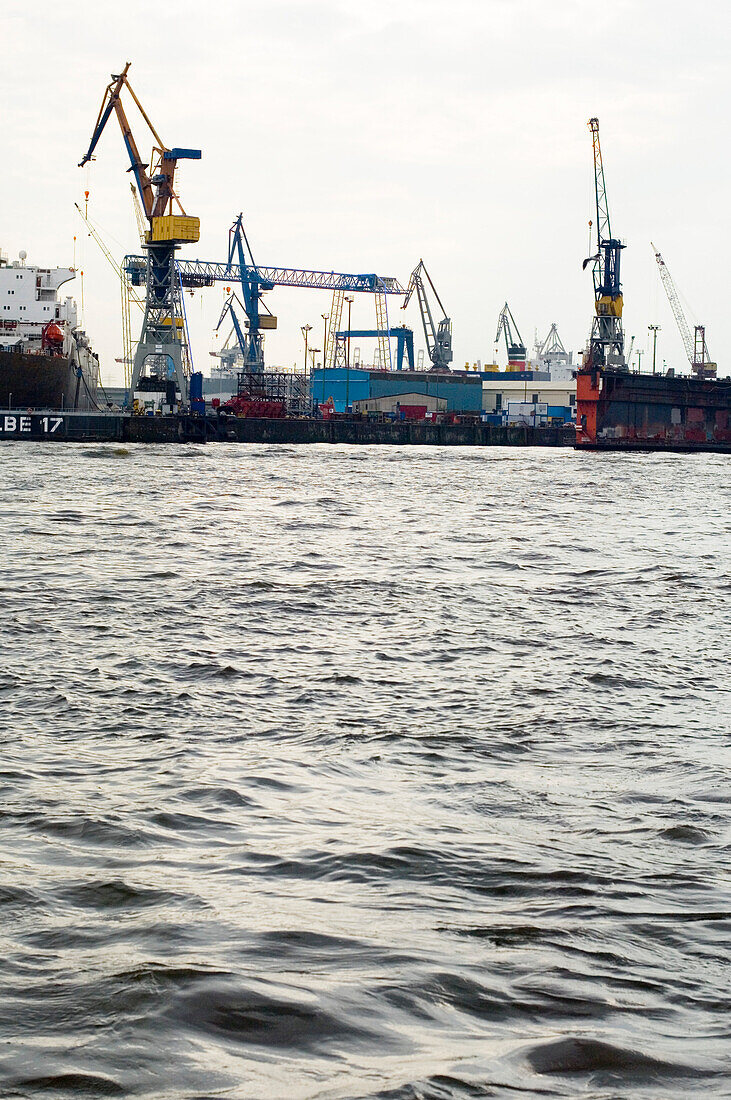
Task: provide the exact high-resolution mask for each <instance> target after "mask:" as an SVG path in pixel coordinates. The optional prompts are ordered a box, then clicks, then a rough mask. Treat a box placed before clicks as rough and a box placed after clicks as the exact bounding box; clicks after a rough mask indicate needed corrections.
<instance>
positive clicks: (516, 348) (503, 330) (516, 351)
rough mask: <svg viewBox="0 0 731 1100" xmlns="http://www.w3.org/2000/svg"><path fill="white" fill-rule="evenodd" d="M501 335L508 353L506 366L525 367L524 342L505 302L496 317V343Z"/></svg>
mask: <svg viewBox="0 0 731 1100" xmlns="http://www.w3.org/2000/svg"><path fill="white" fill-rule="evenodd" d="M501 336H504V337H505V347H506V349H507V353H508V366H510V367H516V366H522V367H523V368H525V360H526V349H525V344H524V342H523V337H522V336H521V335H520V331H519V329H518V326H517V324H516V321H515V318H514V317H513V314H512V313H511V310H510V306H509V305H508V303H507V302H506V303H505V305H504V306H503V308H502V309H501V310H500V315H499V317H498V319H497V332H496V333H495V343H496V344H498V343H499V342H500V337H501Z"/></svg>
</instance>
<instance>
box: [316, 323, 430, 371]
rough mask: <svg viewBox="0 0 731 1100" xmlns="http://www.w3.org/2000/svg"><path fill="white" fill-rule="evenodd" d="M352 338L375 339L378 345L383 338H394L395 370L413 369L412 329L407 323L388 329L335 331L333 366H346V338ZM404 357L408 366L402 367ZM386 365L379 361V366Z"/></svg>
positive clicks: (384, 366)
mask: <svg viewBox="0 0 731 1100" xmlns="http://www.w3.org/2000/svg"><path fill="white" fill-rule="evenodd" d="M349 338H350V339H353V340H377V341H378V343H379V345H380V344H382V342H383V341H384V340H392V339H395V340H396V370H404V369H406V370H414V369H415V367H414V330H413V329H410V328H408V326H407V325H395V326H394V327H393V328H389V329H377V328H351V329H343V330H342V331H340V332H336V334H335V341H336V350H335V366H336V367H344V366H346V365H347V364H346V354H345V348H346V345H347V341H348V339H349ZM404 359H406V361H407V363H408V366H407V367H406V368H404ZM387 366H388V364H387V363H381V368H382V369H385V368H386V367H387Z"/></svg>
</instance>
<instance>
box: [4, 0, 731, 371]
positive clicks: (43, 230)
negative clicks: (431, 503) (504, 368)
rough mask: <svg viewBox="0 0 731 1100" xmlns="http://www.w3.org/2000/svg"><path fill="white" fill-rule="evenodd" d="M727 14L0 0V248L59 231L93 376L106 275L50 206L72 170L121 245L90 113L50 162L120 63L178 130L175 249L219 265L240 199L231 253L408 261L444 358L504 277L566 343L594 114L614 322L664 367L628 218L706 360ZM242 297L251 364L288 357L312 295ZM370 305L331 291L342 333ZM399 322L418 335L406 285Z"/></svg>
mask: <svg viewBox="0 0 731 1100" xmlns="http://www.w3.org/2000/svg"><path fill="white" fill-rule="evenodd" d="M730 26H731V6H730V5H729V4H728V2H727V0H697V2H696V3H695V4H693V5H688V4H687V3H685V2H680V0H613V2H612V3H611V4H594V5H592V4H589V3H586V2H585V0H553V2H552V3H546V2H545V0H451V2H450V3H445V2H438V0H391V2H387V0H369V2H367V3H362V4H358V3H355V2H353V0H347V2H346V0H266V2H264V0H258V2H256V3H254V2H251V0H238V2H235V3H234V2H230V0H213V2H210V3H207V4H204V3H198V2H195V3H194V2H191V0H179V2H178V3H176V4H174V5H173V4H170V5H166V6H160V5H154V4H151V3H149V2H142V0H127V2H126V3H124V4H118V3H115V4H111V3H108V2H106V0H102V2H101V3H98V4H96V5H95V4H92V3H89V0H83V2H81V0H64V2H58V0H54V2H53V3H49V2H47V0H37V2H36V3H34V4H32V5H31V4H28V2H27V0H3V4H2V8H1V9H0V42H1V43H2V64H0V103H1V104H2V123H3V141H2V148H3V154H4V155H3V166H2V171H1V172H0V210H1V211H2V216H1V217H0V247H2V249H3V250H4V251H6V252H8V253H9V254H10V256H11V258H13V257H16V256H17V254H18V252H19V250H20V249H21V248H24V249H26V250H27V252H28V258H29V262H38V263H41V264H44V265H50V266H56V265H61V266H63V265H67V264H72V263H73V261H74V243H73V237H74V235H76V236H77V237H78V241H77V243H76V266H77V267H79V268H82V267H83V270H84V272H85V277H84V315H85V322H86V327H87V330H88V331H89V334H90V336H91V338H92V341H93V343H94V345H95V347H96V348H97V350H98V351H99V353H100V355H101V358H102V373H103V378H104V379H105V381H107V382H109V383H113V382H119V381H121V367H120V366H119V365H118V364H116V363H115V362H114V357H115V356H119V355H120V354H121V336H120V318H119V286H118V282H117V280H116V277H115V276H114V274H113V272H112V271H111V269H110V268H109V267H108V266H107V262H106V260H105V259H104V258H103V257H102V256H101V254H100V253H99V251H98V249H97V246H96V245H95V244H94V242H93V241H92V240H90V239H89V238H87V237H86V235H85V229H84V226H83V224H82V223H81V221H80V219H79V217H78V215H77V213H76V211H75V210H74V206H73V204H74V201H78V202H83V192H84V189H85V188H87V187H88V188H89V190H90V193H91V194H90V201H89V213H90V216H92V217H93V219H94V221H95V222H96V223H97V224H98V226H100V227H101V229H102V231H103V235H104V236H105V239H106V241H107V244H108V246H109V247H110V249H111V250H112V252H114V253H115V255H116V256H117V257H118V258H121V256H122V255H123V254H124V253H125V252H138V251H139V239H138V237H137V234H136V226H135V222H134V218H133V213H132V205H131V199H130V194H129V180H130V178H131V177H130V176H128V175H126V174H125V172H126V169H127V167H128V162H127V160H126V154H125V152H124V148H123V145H122V139H121V135H120V133H119V129H118V126H117V124H116V121H115V120H113V119H112V120H110V122H109V123H108V126H107V130H106V131H105V133H104V136H103V137H102V140H101V141H100V143H99V146H98V148H97V160H96V162H95V163H93V164H92V165H91V166H88V167H87V168H85V169H83V170H82V169H79V168H77V167H76V165H77V163H78V161H79V160H80V159H81V156H82V155H83V153H85V151H86V149H87V146H88V143H89V139H90V136H91V132H92V127H93V123H94V120H95V118H96V114H97V111H98V109H99V104H100V102H101V97H102V93H103V90H104V87H105V85H106V84H107V83H108V81H109V74H110V73H111V72H119V70H120V68H121V67H122V65H123V63H124V62H125V61H127V60H129V61H131V62H132V68H131V70H130V79H131V83H132V86H133V87H134V89H135V91H136V92H137V94H138V96H139V97H140V100H141V102H142V103H143V105H144V106H145V108H146V109H147V111H148V113H149V115H150V117H151V118H152V121H153V122H154V123H155V125H156V127H157V129H158V131H159V132H160V134H161V136H162V138H163V140H164V141H165V142H167V143H168V144H169V145H170V146H172V145H182V146H193V147H199V148H201V149H202V150H203V159H202V161H200V162H197V163H196V162H190V163H184V164H183V166H182V170H181V172H180V176H179V190H180V194H181V198H182V201H183V204H184V206H185V207H186V210H187V212H188V213H190V214H196V215H198V216H199V217H200V219H201V223H202V224H201V241H200V243H199V244H198V245H193V246H190V247H189V248H187V249H185V250H184V252H183V254H184V255H186V256H189V257H190V258H194V257H196V256H197V257H200V258H205V259H210V260H222V259H224V258H225V251H226V244H227V233H228V228H229V225H230V224H231V222H232V221H233V218H234V216H235V215H236V214H237V213H238V211H239V210H243V212H244V217H245V224H246V226H247V232H248V235H249V240H250V242H251V245H252V248H253V249H254V256H255V258H256V260H257V262H258V263H262V264H275V265H278V266H287V267H311V268H319V269H325V270H332V269H334V270H336V271H337V270H340V271H351V272H363V271H374V270H375V271H378V272H379V273H380V274H382V275H396V276H397V277H399V278H400V279H401V281H402V282H403V283H404V284H405V283H406V280H407V278H408V275H409V272H410V271H411V269H412V267H413V266H414V265H415V263H416V262H417V260H418V259H419V258H420V257H421V256H423V257H424V260H425V262H426V264H427V267H428V269H429V271H430V274H431V275H432V278H433V279H434V282H435V285H436V286H437V289H438V290H439V293H440V296H441V298H442V300H443V302H444V304H445V307H446V309H447V312H448V313H449V314H450V316H451V317H452V321H453V331H454V350H455V357H454V365H455V366H462V365H463V364H464V363H465V361H467V360H469V361H470V362H473V361H475V360H477V359H478V358H479V359H481V360H482V361H483V362H489V361H491V360H492V358H493V349H494V336H495V327H496V321H497V315H498V313H499V310H500V308H501V306H502V304H503V302H504V301H505V299H506V298H507V300H508V301H509V303H510V306H511V308H512V311H513V313H514V315H515V317H516V320H517V322H518V324H519V326H520V328H521V331H522V335H523V338H524V340H525V342H526V344H527V345H528V347H529V350H530V349H531V348H532V344H533V338H534V332H535V330H536V329H537V330H538V332H539V334H540V336H541V337H543V336H544V335H545V334H546V332H547V331H548V328H549V326H550V324H551V322H552V321H556V322H557V324H558V326H559V332H560V333H561V335H562V337H563V340H564V343H565V344H566V346H567V348H570V349H573V350H576V349H578V348H580V347H582V346H583V344H584V341H585V339H586V335H587V332H588V329H589V325H590V322H591V311H592V302H593V298H592V289H591V277H590V273H589V270H588V269H587V271H586V273H582V270H581V261H582V259H583V258H584V257H585V256H587V255H588V254H589V252H588V250H587V249H588V241H587V222H588V219H589V218H590V217H593V206H592V203H593V183H592V180H593V177H592V156H591V139H590V134H589V131H588V129H587V125H586V122H587V119H588V118H589V117H590V116H591V115H598V117H599V119H600V124H601V137H602V150H603V154H604V162H605V169H606V175H607V186H608V194H609V203H610V212H611V217H612V228H613V231H614V233H615V234H617V235H619V236H620V237H622V238H623V239H624V240H626V242H627V245H628V247H627V250H626V252H624V253H623V262H624V268H623V284H624V295H625V327H626V331H627V333H628V335H632V334H635V335H636V336H637V346H640V347H646V346H647V343H648V341H647V325H648V324H649V323H655V322H656V323H659V324H660V325H661V326H662V332H661V333H660V336H659V340H658V356H659V359H660V360H662V359H666V360H667V365H668V366H671V365H673V366H676V367H679V368H682V367H683V365H684V364H685V359H684V355H683V349H682V344H681V341H680V337H679V335H678V333H677V330H676V328H675V324H674V321H673V318H672V314H671V312H670V309H669V306H668V304H667V301H666V299H665V295H664V292H663V291H662V288H661V286H660V283H659V279H658V276H657V272H656V267H655V261H654V258H653V256H652V253H651V250H650V245H649V241H650V239H652V240H654V241H655V243H656V245H657V246H658V247H659V248H660V249H661V251H662V252H663V254H664V256H665V259H666V261H667V263H668V267H669V269H670V271H671V273H672V274H673V277H674V278H675V281H676V284H677V285H678V288H679V290H680V292H681V294H682V295H683V297H684V300H685V303H686V305H687V306H688V307H689V308H688V319H689V321H690V323H691V324H693V323H694V322H696V321H701V322H704V323H705V324H706V326H707V333H708V342H709V346H710V350H711V353H712V354H713V355H714V357H715V358H717V359H718V360H719V367H720V373H721V374H726V373H729V369H728V364H727V362H726V349H725V346H724V345H723V344H722V342H721V337H722V332H723V328H722V324H723V322H724V321H725V319H726V314H727V308H728V307H727V298H728V266H727V259H726V256H725V253H724V252H723V248H724V247H725V246H726V242H727V239H728V231H729V224H728V213H727V209H728V207H727V190H728V180H729V168H730V167H731V165H730V157H729V152H728V145H729V143H728V116H729V106H730V104H729V81H728V75H727V72H728V70H727V63H728V53H729V37H730V36H729V28H730ZM129 114H130V119H131V121H132V125H133V129H134V131H135V134H136V136H137V138H138V141H139V143H140V146H141V149H142V150H143V151H144V152H145V154H147V152H148V151H149V147H150V144H151V142H150V141H148V138H147V135H146V133H145V130H144V126H143V123H142V121H141V119H139V116H138V115H137V113H136V110H135V109H134V108H133V107H130V108H129ZM138 119H139V121H138ZM70 285H72V286H73V287H74V290H73V293H74V294H75V296H76V297H77V299H80V297H81V291H80V286H79V280H78V279H77V280H76V283H75V284H70ZM222 300H223V290H222V288H221V287H220V286H217V287H215V288H213V289H211V290H206V291H202V292H197V293H196V295H195V297H194V298H192V299H191V298H189V297H186V304H187V307H188V312H189V320H190V324H191V329H192V339H193V350H194V353H195V358H196V366H197V367H198V368H199V369H201V368H202V369H203V370H204V371H205V372H206V373H207V372H208V369H209V366H210V364H211V363H212V362H213V360H212V359H211V358H210V357H209V351H210V350H211V348H212V347H213V346H214V339H213V335H212V332H213V327H214V325H215V323H216V321H217V319H218V314H219V311H220V307H221V303H222ZM396 301H398V300H396ZM267 302H268V305H269V307H270V309H271V310H272V312H274V313H276V314H277V315H278V316H279V318H280V322H279V323H280V328H279V331H278V332H276V333H273V334H270V335H269V336H268V337H267V347H266V356H267V362H268V364H270V365H275V364H278V363H282V364H287V365H289V364H292V363H294V362H295V361H297V362H298V363H301V360H302V340H301V335H300V326H301V325H303V324H305V323H306V322H309V323H310V324H312V325H313V326H315V332H316V333H321V326H322V321H321V319H320V314H321V313H323V312H326V311H327V310H328V309H329V297H328V295H327V294H326V293H325V292H310V291H295V290H288V291H287V290H279V289H277V290H275V291H274V292H272V293H271V294H270V295H268V298H267ZM393 303H394V300H393V299H391V300H390V304H392V305H393ZM372 305H373V303H372V300H371V298H370V297H369V296H361V297H359V298H358V299H357V300H356V305H355V306H354V307H353V327H375V318H374V316H373V314H372ZM394 313H395V314H396V316H397V319H398V320H399V321H400V320H401V318H403V316H404V315H403V314H401V313H400V312H399V311H396V310H395V311H394ZM406 316H407V319H408V323H410V324H412V326H413V327H414V330H415V334H416V342H417V347H419V346H423V344H424V340H423V334H422V332H421V329H420V325H419V320H418V311H417V309H416V303H415V302H414V303H412V305H411V306H410V307H409V310H408V313H407V315H406ZM133 324H135V325H136V320H135V319H134V317H133ZM321 344H322V341H321V337H320V338H319V339H318V346H321ZM364 350H365V348H364ZM368 358H370V356H369V357H368ZM500 361H501V362H504V361H505V349H504V347H502V348H501V350H500ZM645 362H647V359H646V360H645Z"/></svg>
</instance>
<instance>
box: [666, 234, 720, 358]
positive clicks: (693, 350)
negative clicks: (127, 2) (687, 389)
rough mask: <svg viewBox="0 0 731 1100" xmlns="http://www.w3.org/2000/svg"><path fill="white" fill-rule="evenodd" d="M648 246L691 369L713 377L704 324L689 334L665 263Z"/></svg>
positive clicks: (688, 328)
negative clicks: (652, 254)
mask: <svg viewBox="0 0 731 1100" xmlns="http://www.w3.org/2000/svg"><path fill="white" fill-rule="evenodd" d="M650 246H651V248H652V251H653V253H654V254H655V260H656V262H657V266H658V270H659V272H660V281H661V283H662V285H663V287H664V288H665V293H666V295H667V299H668V302H669V303H670V308H671V309H672V311H673V316H674V318H675V323H676V324H677V326H678V330H679V332H680V336H681V339H682V341H683V347H684V348H685V354H686V355H687V356H688V362H689V363H690V366H691V370H692V371H693V373H694V374H696V375H697V376H698V377H699V378H714V377H715V375H716V364H715V363H712V362H711V359H710V355H709V352H708V346H707V344H706V330H705V326H704V325H696V326H695V334H694V335H691V331H690V326H689V324H688V322H687V320H686V317H685V312H684V310H683V307H682V305H681V303H680V296H679V294H678V292H677V290H676V288H675V283H674V282H673V279H672V276H671V274H670V272H669V271H668V267H667V264H666V263H665V260H664V259H663V258H662V255H661V254H660V252H659V251H658V249H657V248H655V245H654V244H653V243H652V241H650Z"/></svg>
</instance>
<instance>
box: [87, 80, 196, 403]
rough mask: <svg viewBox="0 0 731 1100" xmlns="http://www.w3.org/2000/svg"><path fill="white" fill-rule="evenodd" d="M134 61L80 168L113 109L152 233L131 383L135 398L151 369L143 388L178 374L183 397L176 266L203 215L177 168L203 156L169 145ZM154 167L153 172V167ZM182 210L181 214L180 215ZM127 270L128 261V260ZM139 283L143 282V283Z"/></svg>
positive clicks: (186, 369)
mask: <svg viewBox="0 0 731 1100" xmlns="http://www.w3.org/2000/svg"><path fill="white" fill-rule="evenodd" d="M129 68H130V62H129V61H128V62H127V63H126V65H125V66H124V69H123V70H122V72H121V73H118V74H112V79H111V82H110V83H109V84H108V85H107V87H106V90H105V92H104V96H103V98H102V104H101V107H100V108H99V114H98V115H97V119H96V123H95V125H94V130H93V133H92V136H91V141H90V143H89V148H88V149H87V151H86V153H85V154H84V156H83V157H82V159H81V161H80V162H79V167H83V165H85V164H87V163H88V162H89V161H90V160H93V159H94V151H95V149H96V147H97V144H98V142H99V139H100V138H101V135H102V133H103V131H104V127H105V126H106V124H107V122H108V121H109V119H110V117H111V115H112V113H114V114H115V115H116V117H117V121H118V122H119V127H120V130H121V131H122V138H123V140H124V144H125V147H126V149H127V155H128V157H129V160H130V168H129V171H130V172H132V174H133V176H134V179H135V184H136V186H137V191H138V193H139V197H140V201H141V203H142V210H143V212H144V217H145V218H146V220H147V222H148V224H149V231H144V226H142V229H143V231H144V241H143V247H144V248H146V250H147V257H146V260H145V261H143V263H144V271H145V316H144V320H143V323H142V332H141V334H140V339H139V341H138V344H137V350H136V352H135V359H134V365H133V369H132V377H131V383H130V395H129V396H130V399H131V398H132V397H133V396H134V393H135V391H136V389H137V388H138V385H139V384H140V380H141V379H142V378H143V376H144V375H145V372H148V375H147V376H148V378H149V379H150V381H149V383H147V384H144V383H143V385H142V388H148V389H152V390H155V389H156V388H157V389H159V388H161V384H162V383H165V384H166V383H167V380H168V377H169V375H170V374H172V375H173V376H174V378H175V381H176V383H177V388H178V390H179V391H180V400H181V401H182V402H183V403H185V402H186V401H187V397H188V376H189V374H190V370H191V364H190V358H189V352H188V345H187V341H186V336H185V331H186V325H185V309H184V304H183V301H182V288H181V279H180V275H179V272H178V270H177V268H176V263H175V254H176V252H177V250H178V248H179V246H180V245H181V244H183V243H186V242H188V243H191V242H195V241H197V240H198V239H199V237H200V222H199V219H198V218H193V217H188V215H187V214H186V212H185V210H184V208H183V206H182V203H181V201H180V198H179V196H178V194H177V193H176V191H175V172H176V169H177V166H178V161H180V160H200V157H201V151H200V149H184V148H169V147H168V146H166V145H165V144H164V143H163V141H162V139H161V138H160V135H159V134H158V132H157V130H156V129H155V127H154V126H153V124H152V122H151V121H150V118H149V116H148V115H147V113H146V111H145V109H144V108H143V106H142V104H141V103H140V101H139V99H138V98H137V96H136V94H135V92H134V91H133V89H132V86H131V85H130V82H129V79H128V77H127V73H128V72H129ZM124 88H126V89H127V92H128V93H129V95H130V96H131V98H132V100H133V101H134V103H135V104H136V106H137V108H138V110H139V112H140V114H141V115H142V118H143V119H144V121H145V123H146V124H147V126H148V128H149V130H150V133H151V134H152V137H153V140H154V143H155V144H154V145H153V148H152V154H151V157H150V161H149V163H148V162H145V161H143V159H142V157H141V156H140V152H139V148H138V145H137V142H136V141H135V138H134V135H133V133H132V129H131V127H130V124H129V121H128V119H127V115H126V112H125V109H124V105H123V103H122V92H123V90H124ZM151 165H152V169H151V172H150V171H149V169H150V166H151ZM174 208H177V210H178V211H179V213H177V214H174V213H173V210H174ZM125 269H127V264H126V261H125ZM138 285H139V284H138Z"/></svg>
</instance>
